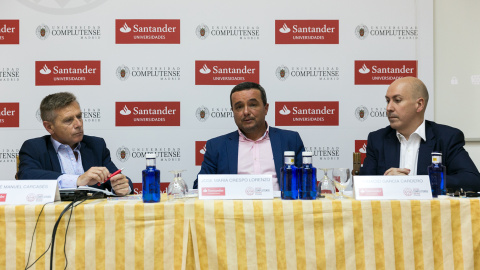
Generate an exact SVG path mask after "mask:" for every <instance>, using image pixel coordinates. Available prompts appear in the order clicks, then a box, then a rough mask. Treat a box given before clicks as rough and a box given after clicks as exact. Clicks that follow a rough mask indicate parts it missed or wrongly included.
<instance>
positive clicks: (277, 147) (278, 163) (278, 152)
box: [269, 127, 284, 178]
mask: <svg viewBox="0 0 480 270" xmlns="http://www.w3.org/2000/svg"><path fill="white" fill-rule="evenodd" d="M269 132H270V133H269V135H270V144H271V145H272V154H273V163H274V166H275V171H276V172H277V178H279V177H280V167H282V165H283V161H282V157H283V149H284V148H283V147H282V140H281V138H280V137H279V136H278V134H277V130H276V129H274V128H271V127H270V131H269Z"/></svg>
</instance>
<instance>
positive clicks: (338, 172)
mask: <svg viewBox="0 0 480 270" xmlns="http://www.w3.org/2000/svg"><path fill="white" fill-rule="evenodd" d="M332 175H333V180H334V181H333V182H334V183H335V187H337V188H338V190H339V192H340V194H339V195H338V196H337V199H340V200H343V199H346V198H345V196H343V192H344V191H345V189H346V188H347V187H349V186H350V185H351V184H352V180H351V179H350V169H348V168H335V169H333V173H332Z"/></svg>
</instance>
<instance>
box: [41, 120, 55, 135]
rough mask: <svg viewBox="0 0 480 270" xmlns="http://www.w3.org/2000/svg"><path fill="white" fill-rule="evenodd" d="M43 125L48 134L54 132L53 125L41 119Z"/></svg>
mask: <svg viewBox="0 0 480 270" xmlns="http://www.w3.org/2000/svg"><path fill="white" fill-rule="evenodd" d="M43 127H44V128H45V130H47V131H48V133H50V135H53V134H54V133H55V126H54V125H53V124H52V122H49V121H43Z"/></svg>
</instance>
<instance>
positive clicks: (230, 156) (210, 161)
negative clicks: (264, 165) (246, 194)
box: [193, 127, 305, 188]
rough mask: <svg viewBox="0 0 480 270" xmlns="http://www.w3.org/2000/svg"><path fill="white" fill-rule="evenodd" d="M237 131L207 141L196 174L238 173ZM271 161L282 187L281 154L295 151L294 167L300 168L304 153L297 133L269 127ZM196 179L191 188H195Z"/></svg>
mask: <svg viewBox="0 0 480 270" xmlns="http://www.w3.org/2000/svg"><path fill="white" fill-rule="evenodd" d="M239 136H240V135H239V134H238V130H237V131H234V132H231V133H228V134H225V135H222V136H220V137H216V138H213V139H211V140H208V141H207V147H206V148H207V151H206V152H205V155H204V157H203V162H202V167H201V169H200V172H199V173H198V174H236V173H237V172H238V141H239V140H238V138H239ZM269 136H270V143H271V144H272V154H273V161H274V164H275V171H276V172H277V177H278V184H279V186H280V188H281V187H282V180H283V179H281V177H280V168H281V167H282V166H283V163H284V161H283V152H284V151H295V166H298V167H300V166H302V152H303V151H305V148H304V146H303V142H302V139H301V138H300V135H299V134H298V132H295V131H290V130H284V129H279V128H274V127H269ZM197 183H198V181H197V179H195V182H193V188H197Z"/></svg>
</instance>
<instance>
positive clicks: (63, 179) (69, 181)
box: [57, 174, 80, 188]
mask: <svg viewBox="0 0 480 270" xmlns="http://www.w3.org/2000/svg"><path fill="white" fill-rule="evenodd" d="M79 176H80V175H74V174H62V175H60V176H59V177H58V178H57V181H58V186H59V188H77V179H78V177H79Z"/></svg>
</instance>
